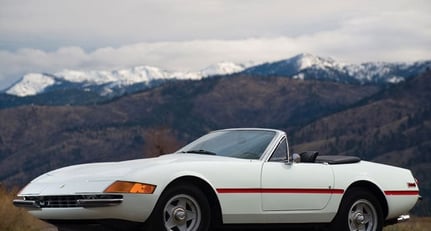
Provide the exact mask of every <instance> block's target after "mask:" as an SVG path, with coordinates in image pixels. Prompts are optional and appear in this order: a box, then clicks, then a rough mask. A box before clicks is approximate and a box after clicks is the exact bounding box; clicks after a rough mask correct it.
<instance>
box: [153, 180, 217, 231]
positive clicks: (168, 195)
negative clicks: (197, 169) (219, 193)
mask: <svg viewBox="0 0 431 231" xmlns="http://www.w3.org/2000/svg"><path fill="white" fill-rule="evenodd" d="M210 218H211V213H210V206H209V203H208V200H207V198H206V197H205V195H204V194H203V193H202V191H201V190H200V189H199V188H197V187H195V186H193V185H181V186H180V185H177V186H173V187H171V188H168V189H167V190H166V191H165V192H164V193H163V194H162V195H161V197H160V198H159V201H158V203H157V205H156V207H155V209H154V211H153V213H152V215H151V217H150V219H149V221H148V222H147V223H148V224H147V228H148V230H157V231H161V230H166V231H171V230H172V231H207V230H208V229H209V225H210Z"/></svg>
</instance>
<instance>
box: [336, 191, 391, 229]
mask: <svg viewBox="0 0 431 231" xmlns="http://www.w3.org/2000/svg"><path fill="white" fill-rule="evenodd" d="M331 226H332V229H331V230H350V231H381V230H382V229H383V212H382V208H381V205H380V203H379V202H378V200H377V199H376V197H375V196H374V195H373V194H372V193H370V192H369V191H366V190H364V189H362V188H353V189H351V190H349V191H348V192H347V195H346V196H345V197H344V198H343V200H342V202H341V206H340V209H339V211H338V213H337V216H336V217H335V219H334V221H333V223H332V225H331Z"/></svg>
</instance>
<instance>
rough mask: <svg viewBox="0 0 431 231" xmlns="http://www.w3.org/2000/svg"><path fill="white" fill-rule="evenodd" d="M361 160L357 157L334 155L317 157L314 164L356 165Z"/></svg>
mask: <svg viewBox="0 0 431 231" xmlns="http://www.w3.org/2000/svg"><path fill="white" fill-rule="evenodd" d="M359 161H361V159H360V158H359V157H357V156H336V155H330V156H329V155H323V156H317V158H316V163H328V164H351V163H357V162H359Z"/></svg>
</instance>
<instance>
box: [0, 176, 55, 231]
mask: <svg viewBox="0 0 431 231" xmlns="http://www.w3.org/2000/svg"><path fill="white" fill-rule="evenodd" d="M16 192H17V190H10V191H9V190H7V189H5V188H4V187H2V186H1V183H0V230H1V231H41V230H56V229H55V228H54V227H52V226H51V225H49V224H47V223H44V222H42V221H41V220H39V219H37V218H35V217H33V216H31V215H30V214H29V213H27V212H26V211H25V210H24V209H19V208H16V207H15V206H13V204H12V200H13V198H14V196H15V194H16Z"/></svg>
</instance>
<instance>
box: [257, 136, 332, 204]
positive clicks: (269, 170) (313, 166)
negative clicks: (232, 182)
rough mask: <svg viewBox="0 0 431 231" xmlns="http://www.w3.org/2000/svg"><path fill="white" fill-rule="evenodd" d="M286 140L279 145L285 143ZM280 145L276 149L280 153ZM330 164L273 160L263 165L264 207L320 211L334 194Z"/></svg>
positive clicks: (262, 190) (262, 189)
mask: <svg viewBox="0 0 431 231" xmlns="http://www.w3.org/2000/svg"><path fill="white" fill-rule="evenodd" d="M283 142H286V141H285V140H283V141H281V142H280V144H279V145H278V146H279V148H280V147H282V146H283V145H285V146H286V147H287V144H286V143H283ZM279 148H277V149H276V151H275V152H274V153H276V152H277V151H278V152H280V151H279V150H278V149H279ZM333 181H334V177H333V173H332V170H331V166H330V165H328V164H321V163H292V164H287V163H285V162H284V161H277V160H276V159H275V160H273V159H270V160H269V161H267V162H265V163H264V164H263V166H262V176H261V192H262V207H263V210H265V211H292V210H320V209H323V208H325V206H326V205H327V204H328V201H329V200H330V198H331V195H332V187H333Z"/></svg>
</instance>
